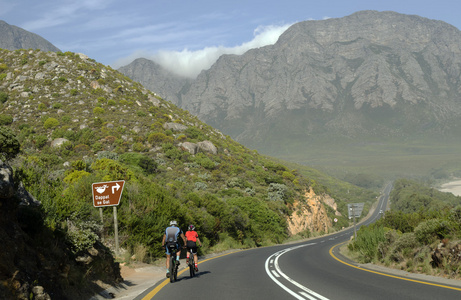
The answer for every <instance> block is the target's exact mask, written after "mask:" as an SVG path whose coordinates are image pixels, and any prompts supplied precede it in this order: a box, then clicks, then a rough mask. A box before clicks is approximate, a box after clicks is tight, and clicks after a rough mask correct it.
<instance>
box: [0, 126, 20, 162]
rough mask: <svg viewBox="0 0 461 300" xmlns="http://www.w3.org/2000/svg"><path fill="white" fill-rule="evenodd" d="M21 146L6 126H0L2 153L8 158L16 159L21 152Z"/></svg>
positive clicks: (0, 148) (0, 150) (0, 147)
mask: <svg viewBox="0 0 461 300" xmlns="http://www.w3.org/2000/svg"><path fill="white" fill-rule="evenodd" d="M20 147H21V146H20V144H19V141H18V139H17V138H16V135H14V133H13V131H12V130H11V129H9V128H8V127H5V126H0V153H5V155H6V158H7V159H9V158H14V157H15V156H16V155H17V154H18V153H19V150H20Z"/></svg>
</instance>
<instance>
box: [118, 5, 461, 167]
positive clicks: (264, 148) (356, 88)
mask: <svg viewBox="0 0 461 300" xmlns="http://www.w3.org/2000/svg"><path fill="white" fill-rule="evenodd" d="M131 67H132V69H131V71H130V74H136V75H133V76H134V77H133V78H135V79H136V80H139V81H140V82H142V83H143V84H145V85H146V86H147V87H149V88H155V86H156V83H155V82H154V81H152V82H149V81H148V80H144V79H143V77H145V74H146V72H148V70H147V69H145V70H139V73H138V71H137V70H136V66H135V65H132V66H131ZM126 69H128V66H127V67H125V68H124V69H123V70H126ZM124 72H126V71H124ZM460 75H461V32H460V31H459V30H458V29H457V28H455V27H453V26H451V25H449V24H447V23H444V22H441V21H436V20H429V19H426V18H422V17H419V16H414V15H403V14H399V13H395V12H377V11H361V12H357V13H354V14H352V15H350V16H347V17H344V18H338V19H328V20H322V21H305V22H300V23H297V24H294V25H293V26H291V27H290V28H289V29H287V30H286V32H284V33H283V34H282V35H281V36H280V38H279V40H278V41H277V43H276V44H274V45H270V46H266V47H262V48H259V49H253V50H250V51H248V52H247V53H245V54H243V55H240V56H236V55H223V56H222V57H221V58H220V59H219V60H218V61H217V62H216V63H215V64H214V65H213V66H212V67H211V68H210V69H209V70H206V71H203V72H202V73H201V74H200V75H199V76H198V77H197V78H196V79H195V80H194V81H193V82H192V83H191V84H190V86H189V85H187V86H184V87H183V88H182V89H181V90H180V92H179V97H178V100H176V101H177V102H176V103H178V104H179V105H180V106H181V107H182V108H184V109H187V110H188V111H190V112H191V113H192V114H194V115H197V116H198V117H199V118H200V119H201V120H203V121H205V122H206V123H208V124H210V125H211V126H213V127H215V128H218V129H219V130H222V131H223V132H224V133H226V134H230V135H231V136H232V137H234V138H235V139H236V140H237V141H239V142H241V143H243V144H245V145H247V146H249V147H251V148H256V149H258V150H259V151H261V152H263V153H267V154H271V155H275V156H280V157H284V158H292V159H294V160H296V161H303V162H310V163H315V160H319V158H320V157H321V156H322V155H323V156H325V155H330V156H329V159H332V160H335V159H336V156H340V158H339V159H338V161H337V163H340V161H344V158H343V156H342V155H341V154H340V152H342V151H346V150H350V152H349V153H352V154H351V156H354V153H355V154H357V153H358V151H360V150H359V149H360V148H366V147H368V146H370V145H371V146H372V148H373V147H374V146H373V144H376V142H377V141H378V140H379V143H380V144H381V143H384V144H386V143H387V145H388V147H389V148H392V147H394V146H395V144H396V145H399V144H402V143H404V142H405V141H406V143H408V141H417V142H416V143H419V142H420V143H422V144H426V145H433V144H436V143H437V144H438V143H439V142H440V139H439V140H436V139H437V138H440V137H441V136H443V137H445V138H447V137H450V138H455V139H458V138H459V133H460V132H461V130H460V129H461V121H460V120H461V118H460V116H461V103H460V99H461V81H460V80H459V78H460ZM166 93H167V94H169V95H171V94H175V93H176V94H177V93H178V91H170V92H166ZM172 99H174V97H173V98H172ZM424 147H425V146H422V147H420V148H418V151H424ZM332 149H335V151H337V152H338V153H333V150H332ZM329 151H330V152H331V153H330V152H329ZM373 151H375V152H379V149H378V148H376V147H375V148H373V150H372V151H370V152H373ZM364 156H365V155H364Z"/></svg>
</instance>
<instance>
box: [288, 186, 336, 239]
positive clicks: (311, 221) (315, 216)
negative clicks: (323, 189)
mask: <svg viewBox="0 0 461 300" xmlns="http://www.w3.org/2000/svg"><path fill="white" fill-rule="evenodd" d="M304 197H305V199H304V200H303V201H296V202H295V203H294V204H293V213H292V214H291V216H289V217H288V218H287V223H288V230H289V232H290V234H292V235H295V234H298V233H300V232H303V231H306V230H307V231H308V232H328V230H329V228H331V227H332V222H331V219H330V218H328V217H327V210H326V209H325V204H326V201H325V200H326V199H325V198H328V199H329V200H331V198H329V197H327V195H323V196H322V195H320V196H319V195H316V194H315V192H314V191H312V190H310V191H307V192H306V194H305V195H304ZM333 203H334V201H333ZM335 211H336V212H337V210H336V209H335Z"/></svg>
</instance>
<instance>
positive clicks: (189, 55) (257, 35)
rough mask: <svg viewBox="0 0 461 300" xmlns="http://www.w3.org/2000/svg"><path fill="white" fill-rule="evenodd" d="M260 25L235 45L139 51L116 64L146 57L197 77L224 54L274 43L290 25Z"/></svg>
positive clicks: (182, 74)
mask: <svg viewBox="0 0 461 300" xmlns="http://www.w3.org/2000/svg"><path fill="white" fill-rule="evenodd" d="M290 25H291V24H288V25H282V26H260V27H258V28H256V29H255V30H254V38H253V40H251V41H249V42H246V43H243V44H241V45H239V46H235V47H223V46H215V47H206V48H204V49H201V50H196V51H190V50H188V49H184V50H182V51H166V50H163V51H159V52H157V53H155V54H149V53H148V52H147V51H138V52H136V53H133V54H132V55H130V56H129V57H126V58H123V59H120V60H118V61H117V62H116V63H115V65H117V66H123V65H126V64H129V63H131V61H133V60H134V59H136V58H139V57H144V58H147V59H150V60H153V61H155V62H156V63H158V64H160V65H161V66H162V67H164V68H165V69H167V70H169V71H171V72H173V73H176V74H178V75H181V76H185V77H190V78H195V77H196V76H197V75H198V74H199V73H200V72H201V71H202V70H206V69H209V68H210V67H211V66H212V65H213V64H214V63H215V62H216V61H217V60H218V58H219V57H220V56H221V55H223V54H237V55H240V54H243V53H245V52H246V51H248V50H250V49H254V48H259V47H263V46H266V45H272V44H275V42H277V39H278V38H279V37H280V35H281V34H282V33H283V32H284V31H285V30H286V29H287V28H288V27H289V26H290Z"/></svg>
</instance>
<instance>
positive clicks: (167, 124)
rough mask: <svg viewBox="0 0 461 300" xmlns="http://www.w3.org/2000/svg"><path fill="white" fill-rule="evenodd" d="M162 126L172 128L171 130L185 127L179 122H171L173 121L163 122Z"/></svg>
mask: <svg viewBox="0 0 461 300" xmlns="http://www.w3.org/2000/svg"><path fill="white" fill-rule="evenodd" d="M163 128H165V129H167V130H168V129H170V130H173V131H184V130H186V129H187V126H186V125H183V124H179V123H173V122H169V123H165V124H164V125H163Z"/></svg>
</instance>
